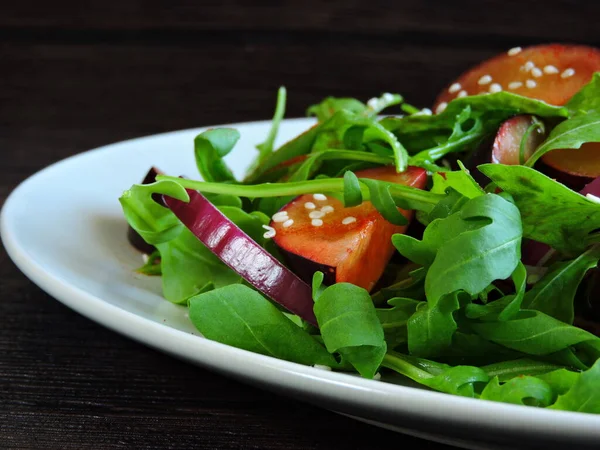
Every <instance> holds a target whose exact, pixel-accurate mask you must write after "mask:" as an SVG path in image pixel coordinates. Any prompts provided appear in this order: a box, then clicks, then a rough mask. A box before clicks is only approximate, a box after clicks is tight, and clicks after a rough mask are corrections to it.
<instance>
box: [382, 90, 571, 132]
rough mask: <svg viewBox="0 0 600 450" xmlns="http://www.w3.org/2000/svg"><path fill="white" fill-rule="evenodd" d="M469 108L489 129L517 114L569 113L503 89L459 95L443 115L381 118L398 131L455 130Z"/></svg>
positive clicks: (553, 115) (547, 115)
mask: <svg viewBox="0 0 600 450" xmlns="http://www.w3.org/2000/svg"><path fill="white" fill-rule="evenodd" d="M466 108H470V110H471V117H474V116H475V117H477V116H479V117H482V120H483V122H485V123H486V126H489V127H490V128H497V127H498V125H499V124H500V123H501V122H503V121H504V120H506V119H508V118H509V117H511V116H514V115H517V114H531V115H534V116H538V117H544V118H551V117H557V118H561V117H568V115H569V111H568V110H567V108H565V107H562V106H552V105H549V104H548V103H545V102H543V101H540V100H535V99H532V98H527V97H522V96H520V95H516V94H513V93H510V92H506V91H503V92H498V93H494V94H487V95H471V96H468V97H462V98H456V99H454V100H452V101H451V102H450V103H448V106H447V107H446V109H445V110H444V111H443V112H442V113H441V114H433V115H430V116H427V115H416V114H415V115H411V116H407V117H403V118H388V119H385V120H383V121H382V125H384V126H385V127H386V128H387V129H388V130H390V131H393V132H395V133H399V134H404V133H415V132H419V131H428V132H431V131H432V130H439V129H452V128H453V126H454V124H455V123H456V119H457V117H458V115H459V114H460V113H461V112H462V111H464V110H465V109H466ZM490 119H491V120H490Z"/></svg>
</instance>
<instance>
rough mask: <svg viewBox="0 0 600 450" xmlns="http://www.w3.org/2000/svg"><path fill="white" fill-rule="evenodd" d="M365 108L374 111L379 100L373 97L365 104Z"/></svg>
mask: <svg viewBox="0 0 600 450" xmlns="http://www.w3.org/2000/svg"><path fill="white" fill-rule="evenodd" d="M367 106H368V107H369V108H371V109H376V108H377V107H378V106H379V99H378V98H376V97H373V98H372V99H370V100H369V101H368V102H367Z"/></svg>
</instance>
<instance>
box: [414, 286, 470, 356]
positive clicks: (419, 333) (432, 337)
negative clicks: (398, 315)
mask: <svg viewBox="0 0 600 450" xmlns="http://www.w3.org/2000/svg"><path fill="white" fill-rule="evenodd" d="M469 300H470V298H469V296H468V295H465V293H464V292H455V293H452V294H447V295H444V296H443V297H441V298H440V299H439V300H438V301H437V302H435V303H434V302H430V301H429V300H428V301H427V302H421V303H420V304H419V305H418V307H417V311H416V312H415V313H414V314H413V315H412V316H411V317H410V319H409V320H408V327H407V329H408V350H409V351H410V353H411V354H412V355H417V356H420V357H423V358H430V357H434V356H439V355H441V354H443V352H444V350H445V349H446V348H448V347H450V345H451V344H452V336H453V335H454V332H455V331H456V329H457V327H458V326H457V324H456V321H455V319H454V317H453V314H454V312H455V311H457V310H458V309H459V308H460V306H461V303H465V302H467V301H469Z"/></svg>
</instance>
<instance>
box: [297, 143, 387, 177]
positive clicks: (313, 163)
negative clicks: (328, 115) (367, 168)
mask: <svg viewBox="0 0 600 450" xmlns="http://www.w3.org/2000/svg"><path fill="white" fill-rule="evenodd" d="M327 160H338V161H339V160H349V161H363V162H371V163H377V164H382V165H389V164H393V162H394V158H392V157H385V156H379V155H375V154H373V153H369V152H361V151H356V150H323V151H320V152H315V153H311V154H310V155H309V156H308V158H306V159H305V160H304V161H303V162H302V163H301V164H300V166H299V167H298V168H297V169H296V170H295V171H294V172H293V173H292V174H291V175H290V177H289V178H288V181H290V182H294V181H304V180H308V179H309V178H310V177H311V176H313V175H314V173H315V172H316V171H317V170H318V169H319V166H320V165H321V163H322V162H323V161H327Z"/></svg>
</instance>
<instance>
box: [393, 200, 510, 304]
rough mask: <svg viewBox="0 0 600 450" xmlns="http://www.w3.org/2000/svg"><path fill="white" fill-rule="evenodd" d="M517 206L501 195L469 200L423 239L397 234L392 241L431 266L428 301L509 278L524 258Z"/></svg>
mask: <svg viewBox="0 0 600 450" xmlns="http://www.w3.org/2000/svg"><path fill="white" fill-rule="evenodd" d="M521 235H522V230H521V220H520V216H519V210H518V209H517V207H516V206H515V205H513V204H512V203H511V202H509V201H507V200H505V199H504V198H502V197H501V196H499V195H495V194H487V195H482V196H479V197H475V198H472V199H470V200H469V201H468V202H466V203H465V204H464V206H463V207H462V208H461V210H460V211H459V212H457V213H454V214H452V215H451V216H448V217H447V218H446V219H436V220H435V221H433V222H432V223H431V224H430V225H429V226H428V227H427V228H426V229H425V232H424V234H423V240H421V241H418V240H416V239H414V238H412V237H410V236H406V235H402V234H395V235H394V236H392V243H393V244H394V246H395V247H396V248H397V249H398V251H399V252H400V253H401V254H402V255H403V256H405V257H407V258H408V259H410V260H411V261H414V262H417V263H419V264H423V265H430V267H429V270H428V272H427V277H426V279H425V293H426V294H427V301H428V302H429V303H431V304H432V305H435V303H436V302H437V301H438V300H439V299H440V298H441V297H442V296H444V295H446V294H449V293H452V292H456V291H458V290H464V291H466V292H468V293H469V294H471V295H476V294H478V293H479V292H481V291H483V290H484V289H485V288H486V287H487V286H488V285H489V284H490V283H491V282H492V281H494V280H498V279H505V278H508V277H509V276H510V274H511V273H512V272H513V270H514V269H515V267H516V266H517V264H518V262H519V260H520V257H521V249H520V244H521Z"/></svg>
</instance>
